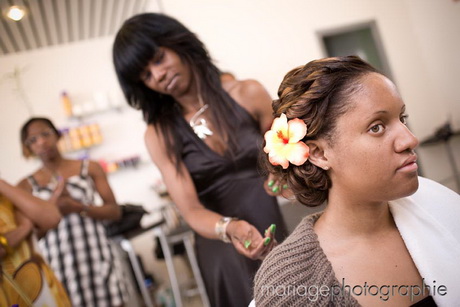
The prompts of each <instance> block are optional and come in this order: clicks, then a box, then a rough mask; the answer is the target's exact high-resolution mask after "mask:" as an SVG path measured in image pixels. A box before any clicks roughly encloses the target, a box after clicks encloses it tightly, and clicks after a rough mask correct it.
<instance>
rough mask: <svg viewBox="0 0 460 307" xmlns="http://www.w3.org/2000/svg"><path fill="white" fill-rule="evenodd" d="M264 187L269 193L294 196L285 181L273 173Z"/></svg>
mask: <svg viewBox="0 0 460 307" xmlns="http://www.w3.org/2000/svg"><path fill="white" fill-rule="evenodd" d="M264 189H265V191H266V192H267V194H268V195H271V196H283V197H285V198H290V197H292V191H291V189H289V187H288V185H287V184H286V183H285V182H281V181H280V180H279V179H278V178H277V177H276V176H274V175H273V174H269V175H268V179H267V180H265V182H264Z"/></svg>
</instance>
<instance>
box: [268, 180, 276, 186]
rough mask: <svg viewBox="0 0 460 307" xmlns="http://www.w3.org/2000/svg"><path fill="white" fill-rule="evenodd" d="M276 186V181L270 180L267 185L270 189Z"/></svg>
mask: <svg viewBox="0 0 460 307" xmlns="http://www.w3.org/2000/svg"><path fill="white" fill-rule="evenodd" d="M274 184H275V180H270V181H269V182H268V184H267V185H268V186H269V187H272V186H273V185H274Z"/></svg>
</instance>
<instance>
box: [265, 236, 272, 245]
mask: <svg viewBox="0 0 460 307" xmlns="http://www.w3.org/2000/svg"><path fill="white" fill-rule="evenodd" d="M271 240H272V239H271V238H270V237H268V238H265V240H264V246H267V245H268V243H270V241H271Z"/></svg>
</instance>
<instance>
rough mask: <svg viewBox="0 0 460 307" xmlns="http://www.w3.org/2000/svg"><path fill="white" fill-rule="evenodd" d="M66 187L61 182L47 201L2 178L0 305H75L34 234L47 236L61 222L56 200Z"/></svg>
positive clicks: (54, 306)
mask: <svg viewBox="0 0 460 307" xmlns="http://www.w3.org/2000/svg"><path fill="white" fill-rule="evenodd" d="M63 187H64V184H63V181H62V180H61V181H60V182H59V184H58V186H57V188H56V190H55V191H54V192H53V195H52V197H51V198H50V201H43V200H41V199H38V198H36V197H33V196H32V195H30V194H29V193H26V192H24V191H22V190H21V189H19V188H16V187H14V186H11V185H10V184H8V183H7V182H6V181H4V180H2V179H0V271H1V274H2V275H1V276H0V306H5V307H9V306H14V305H17V306H34V307H44V306H47V307H70V306H71V305H70V301H69V298H68V297H67V294H66V292H65V290H64V288H63V287H62V285H61V283H60V282H59V281H58V280H57V278H56V276H55V275H54V273H53V271H52V270H51V269H50V268H49V267H48V265H47V264H46V263H45V261H43V259H42V257H41V256H40V255H39V254H38V253H37V251H36V250H35V237H34V236H33V235H32V233H33V230H34V228H36V229H39V230H40V231H41V232H42V233H45V232H46V231H48V230H49V229H51V228H53V227H56V225H57V224H58V223H59V221H60V219H61V214H60V213H59V210H58V209H57V206H56V200H57V197H58V195H59V194H60V193H61V191H62V189H63ZM44 212H45V213H44Z"/></svg>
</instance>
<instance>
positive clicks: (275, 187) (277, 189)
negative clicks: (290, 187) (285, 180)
mask: <svg viewBox="0 0 460 307" xmlns="http://www.w3.org/2000/svg"><path fill="white" fill-rule="evenodd" d="M279 190H280V188H279V186H277V185H276V186H274V187H273V189H272V191H273V193H276V192H278V191H279Z"/></svg>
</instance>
